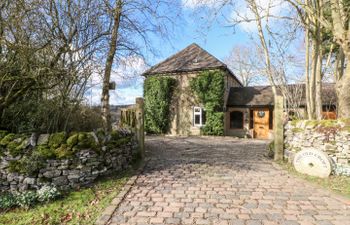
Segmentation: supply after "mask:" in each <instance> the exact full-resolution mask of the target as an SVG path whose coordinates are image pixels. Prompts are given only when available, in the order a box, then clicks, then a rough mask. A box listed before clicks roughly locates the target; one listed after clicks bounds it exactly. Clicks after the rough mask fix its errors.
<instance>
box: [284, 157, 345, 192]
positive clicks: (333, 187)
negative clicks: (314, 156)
mask: <svg viewBox="0 0 350 225" xmlns="http://www.w3.org/2000/svg"><path fill="white" fill-rule="evenodd" d="M278 165H280V166H281V167H282V168H283V169H284V170H287V171H288V172H289V173H290V174H293V175H295V176H297V177H300V178H302V179H304V180H307V181H309V182H311V183H313V184H316V185H318V186H320V187H323V188H325V189H327V190H330V191H332V192H335V193H337V194H340V195H342V196H344V197H347V198H350V177H346V176H330V177H328V178H319V177H313V176H309V175H305V174H301V173H298V172H297V171H296V170H295V169H294V167H293V166H292V165H291V164H289V163H287V162H279V163H278Z"/></svg>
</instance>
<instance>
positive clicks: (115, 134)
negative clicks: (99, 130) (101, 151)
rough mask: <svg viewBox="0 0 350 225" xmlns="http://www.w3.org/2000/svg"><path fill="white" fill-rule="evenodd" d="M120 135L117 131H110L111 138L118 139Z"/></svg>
mask: <svg viewBox="0 0 350 225" xmlns="http://www.w3.org/2000/svg"><path fill="white" fill-rule="evenodd" d="M121 136H122V135H121V134H120V132H119V131H117V130H113V131H112V132H111V140H118V139H119V138H120V137H121Z"/></svg>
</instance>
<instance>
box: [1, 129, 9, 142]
mask: <svg viewBox="0 0 350 225" xmlns="http://www.w3.org/2000/svg"><path fill="white" fill-rule="evenodd" d="M7 134H8V132H7V131H6V130H0V140H2V139H3V138H4V137H5V136H6V135H7Z"/></svg>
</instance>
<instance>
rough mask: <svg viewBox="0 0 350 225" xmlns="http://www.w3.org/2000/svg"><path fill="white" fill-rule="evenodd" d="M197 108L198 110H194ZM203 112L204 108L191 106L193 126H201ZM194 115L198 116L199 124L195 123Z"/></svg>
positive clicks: (202, 124)
mask: <svg viewBox="0 0 350 225" xmlns="http://www.w3.org/2000/svg"><path fill="white" fill-rule="evenodd" d="M197 109H199V112H196V110H197ZM204 112H205V109H203V108H202V107H199V106H194V107H193V126H194V127H202V126H204V125H205V123H203V113H204ZM196 116H199V124H198V123H196Z"/></svg>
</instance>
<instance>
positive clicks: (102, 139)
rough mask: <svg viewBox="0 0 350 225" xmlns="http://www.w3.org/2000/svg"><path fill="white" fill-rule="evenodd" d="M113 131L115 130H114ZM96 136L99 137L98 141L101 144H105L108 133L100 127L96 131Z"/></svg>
mask: <svg viewBox="0 0 350 225" xmlns="http://www.w3.org/2000/svg"><path fill="white" fill-rule="evenodd" d="M112 132H113V131H112ZM95 134H96V136H97V139H98V142H99V143H100V144H104V142H105V139H106V133H105V131H104V130H103V129H98V130H97V131H96V132H95Z"/></svg>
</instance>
